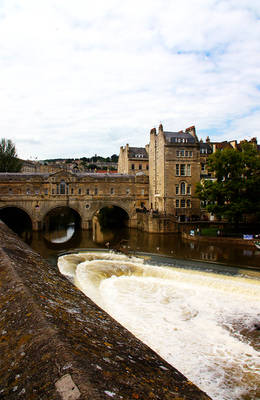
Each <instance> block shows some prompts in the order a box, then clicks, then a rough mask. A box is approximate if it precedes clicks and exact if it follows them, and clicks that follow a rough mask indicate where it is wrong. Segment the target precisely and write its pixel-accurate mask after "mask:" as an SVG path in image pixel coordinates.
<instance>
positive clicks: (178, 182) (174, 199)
mask: <svg viewBox="0 0 260 400" xmlns="http://www.w3.org/2000/svg"><path fill="white" fill-rule="evenodd" d="M199 180H200V143H199V140H198V138H197V135H196V131H195V127H194V126H192V127H190V128H187V129H186V130H185V131H179V132H168V131H164V130H163V126H162V125H160V126H159V130H158V133H157V132H156V129H155V128H154V129H152V130H151V133H150V143H149V183H150V184H149V203H150V208H151V209H152V210H155V211H158V212H159V213H160V214H165V215H171V216H174V217H175V218H176V220H178V221H188V220H190V219H196V218H199V216H200V202H199V199H198V198H197V197H196V196H195V187H196V183H197V182H199Z"/></svg>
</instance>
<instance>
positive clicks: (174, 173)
mask: <svg viewBox="0 0 260 400" xmlns="http://www.w3.org/2000/svg"><path fill="white" fill-rule="evenodd" d="M251 143H253V144H255V145H256V146H257V140H256V138H253V139H252V140H251ZM239 147H240V143H237V141H230V142H211V141H210V139H209V137H207V139H206V141H205V142H203V141H202V140H199V139H198V137H197V134H196V130H195V127H194V126H191V127H189V128H187V129H185V131H179V132H168V131H164V129H163V126H162V125H160V126H159V129H158V132H157V131H156V129H155V128H153V129H152V130H151V132H150V141H149V144H148V145H146V146H145V148H140V147H130V146H129V145H128V144H127V145H126V146H124V147H123V146H122V147H121V148H120V154H119V160H118V172H119V173H122V174H145V175H148V176H149V204H148V205H147V206H148V209H149V210H150V211H151V210H152V212H156V213H158V214H159V215H167V216H174V217H175V219H177V220H178V221H179V222H182V221H190V220H196V219H205V220H207V219H211V218H212V219H213V218H214V217H213V216H210V215H208V214H207V213H206V211H205V209H204V208H203V204H201V203H200V200H199V199H198V197H196V194H195V190H196V184H197V183H198V182H200V181H201V180H202V179H213V176H212V174H211V172H210V171H208V169H207V158H208V156H209V155H210V154H212V153H214V152H215V151H216V150H218V149H219V150H221V149H224V148H236V149H238V148H239ZM258 147H259V146H258Z"/></svg>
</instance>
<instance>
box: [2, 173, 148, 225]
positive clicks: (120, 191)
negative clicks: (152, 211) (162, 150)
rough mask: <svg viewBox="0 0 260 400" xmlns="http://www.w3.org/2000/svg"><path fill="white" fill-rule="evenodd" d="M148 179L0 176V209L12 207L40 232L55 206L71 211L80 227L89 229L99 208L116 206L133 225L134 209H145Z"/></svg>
mask: <svg viewBox="0 0 260 400" xmlns="http://www.w3.org/2000/svg"><path fill="white" fill-rule="evenodd" d="M148 201H149V180H148V177H147V176H145V175H139V176H136V175H135V176H134V175H126V174H117V173H116V174H115V173H106V174H100V173H72V172H68V171H59V172H56V173H53V174H50V173H48V174H46V173H0V210H1V209H2V210H3V209H4V208H6V207H15V208H19V209H21V210H23V211H24V212H25V213H26V214H27V215H28V216H29V217H30V219H31V222H32V227H33V230H36V231H37V230H41V229H42V227H43V222H44V219H45V217H46V215H47V214H48V213H49V212H50V211H51V210H53V209H55V208H57V207H68V208H71V209H73V210H74V211H75V212H76V213H77V214H78V215H79V217H80V220H81V228H82V229H91V227H92V219H93V217H94V215H95V214H96V213H97V212H98V211H99V210H100V209H102V208H104V207H109V206H118V207H120V208H122V209H123V210H125V211H126V213H127V214H128V217H129V222H128V224H129V226H130V227H136V226H137V213H136V209H138V208H142V207H143V206H145V207H146V208H148Z"/></svg>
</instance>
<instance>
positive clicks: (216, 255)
mask: <svg viewBox="0 0 260 400" xmlns="http://www.w3.org/2000/svg"><path fill="white" fill-rule="evenodd" d="M70 232H71V231H69V230H68V229H67V230H66V235H67V236H66V238H67V241H65V242H61V238H64V237H65V231H63V232H60V231H59V230H57V231H52V232H51V238H52V241H49V240H48V239H46V234H44V233H42V232H30V234H28V232H27V234H26V235H25V236H23V238H24V240H25V241H26V242H27V243H28V244H29V245H30V246H31V247H32V248H33V249H35V250H36V251H37V252H39V253H40V254H41V255H42V256H43V257H44V258H47V259H49V260H52V262H53V263H54V262H56V256H57V253H58V252H66V251H69V250H74V249H83V248H84V249H89V248H106V247H107V246H106V245H105V244H106V243H107V242H109V248H114V249H117V250H121V251H123V252H125V253H127V252H147V253H155V254H161V255H162V254H163V255H166V256H170V257H172V258H176V259H185V260H201V261H204V262H205V261H206V262H207V263H212V265H214V263H225V264H228V265H233V266H236V267H238V266H243V267H252V268H257V269H259V270H260V251H259V250H257V249H256V248H245V247H243V246H236V245H234V244H227V243H217V244H216V243H214V239H213V240H212V241H211V242H209V243H207V242H194V241H192V242H190V241H188V240H186V239H185V240H184V239H182V237H181V236H180V235H178V234H173V233H172V234H166V235H165V234H154V233H153V234H149V233H146V232H141V231H138V230H136V229H128V228H124V229H120V230H115V231H114V232H113V233H112V234H111V232H110V233H109V232H107V233H108V235H110V236H109V237H108V236H107V235H106V234H104V235H103V237H99V238H96V239H97V241H95V240H93V232H92V231H81V230H79V229H75V232H74V234H73V235H72V236H70ZM63 234H64V236H62V235H63ZM55 235H56V236H55Z"/></svg>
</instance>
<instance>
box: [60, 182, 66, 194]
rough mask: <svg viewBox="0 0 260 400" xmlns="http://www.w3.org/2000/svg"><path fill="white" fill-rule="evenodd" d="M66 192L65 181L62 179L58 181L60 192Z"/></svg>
mask: <svg viewBox="0 0 260 400" xmlns="http://www.w3.org/2000/svg"><path fill="white" fill-rule="evenodd" d="M65 193H66V183H65V182H64V181H61V182H60V194H65Z"/></svg>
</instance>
